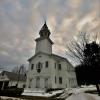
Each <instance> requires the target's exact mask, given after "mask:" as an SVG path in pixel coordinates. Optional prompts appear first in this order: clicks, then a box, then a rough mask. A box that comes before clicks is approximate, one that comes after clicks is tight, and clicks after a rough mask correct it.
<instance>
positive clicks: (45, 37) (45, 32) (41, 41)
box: [35, 22, 53, 54]
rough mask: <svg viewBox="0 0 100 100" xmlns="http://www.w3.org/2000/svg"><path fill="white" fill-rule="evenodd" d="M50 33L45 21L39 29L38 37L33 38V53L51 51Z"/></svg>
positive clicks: (48, 52)
mask: <svg viewBox="0 0 100 100" xmlns="http://www.w3.org/2000/svg"><path fill="white" fill-rule="evenodd" d="M50 34H51V33H50V30H49V29H48V26H47V24H46V22H45V23H44V25H43V26H42V28H41V29H40V31H39V35H40V37H39V38H37V39H36V40H35V41H36V49H35V54H37V53H38V52H43V53H47V54H51V53H52V45H53V42H52V40H51V39H50Z"/></svg>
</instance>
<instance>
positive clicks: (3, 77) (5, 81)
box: [0, 71, 26, 89]
mask: <svg viewBox="0 0 100 100" xmlns="http://www.w3.org/2000/svg"><path fill="white" fill-rule="evenodd" d="M25 82H26V77H25V75H20V74H16V73H13V72H8V71H0V89H4V88H7V87H10V86H16V84H17V83H18V87H19V88H23V87H25Z"/></svg>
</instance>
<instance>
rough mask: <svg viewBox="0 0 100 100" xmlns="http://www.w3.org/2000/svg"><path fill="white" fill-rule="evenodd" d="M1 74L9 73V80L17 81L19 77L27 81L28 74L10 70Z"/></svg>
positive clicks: (20, 79)
mask: <svg viewBox="0 0 100 100" xmlns="http://www.w3.org/2000/svg"><path fill="white" fill-rule="evenodd" d="M0 74H5V75H7V78H9V80H12V81H17V80H18V77H19V81H26V76H25V75H23V74H20V75H19V74H16V73H13V72H8V71H2V72H1V73H0Z"/></svg>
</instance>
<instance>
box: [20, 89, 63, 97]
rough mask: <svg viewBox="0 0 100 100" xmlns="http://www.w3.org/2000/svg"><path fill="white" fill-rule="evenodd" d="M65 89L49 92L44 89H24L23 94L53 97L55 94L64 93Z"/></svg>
mask: <svg viewBox="0 0 100 100" xmlns="http://www.w3.org/2000/svg"><path fill="white" fill-rule="evenodd" d="M62 92H63V90H57V91H52V92H49V93H46V92H44V91H41V90H40V91H39V90H38V91H32V90H24V93H23V94H22V95H25V96H40V97H51V96H54V95H56V94H59V93H62Z"/></svg>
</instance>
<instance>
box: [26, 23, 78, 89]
mask: <svg viewBox="0 0 100 100" xmlns="http://www.w3.org/2000/svg"><path fill="white" fill-rule="evenodd" d="M50 34H51V33H50V31H49V29H48V27H47V25H46V23H45V24H44V25H43V27H42V28H41V30H40V32H39V35H40V37H39V38H37V39H36V40H35V41H36V50H35V55H34V56H32V57H31V58H30V59H29V60H28V61H29V69H28V73H27V82H26V87H27V88H28V89H31V90H32V89H33V90H34V89H48V88H69V87H76V86H77V81H76V75H75V69H74V67H73V66H72V65H71V63H70V62H69V61H68V60H67V59H66V58H64V57H61V56H58V55H55V54H53V53H52V45H53V44H54V43H53V42H52V40H51V39H50Z"/></svg>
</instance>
